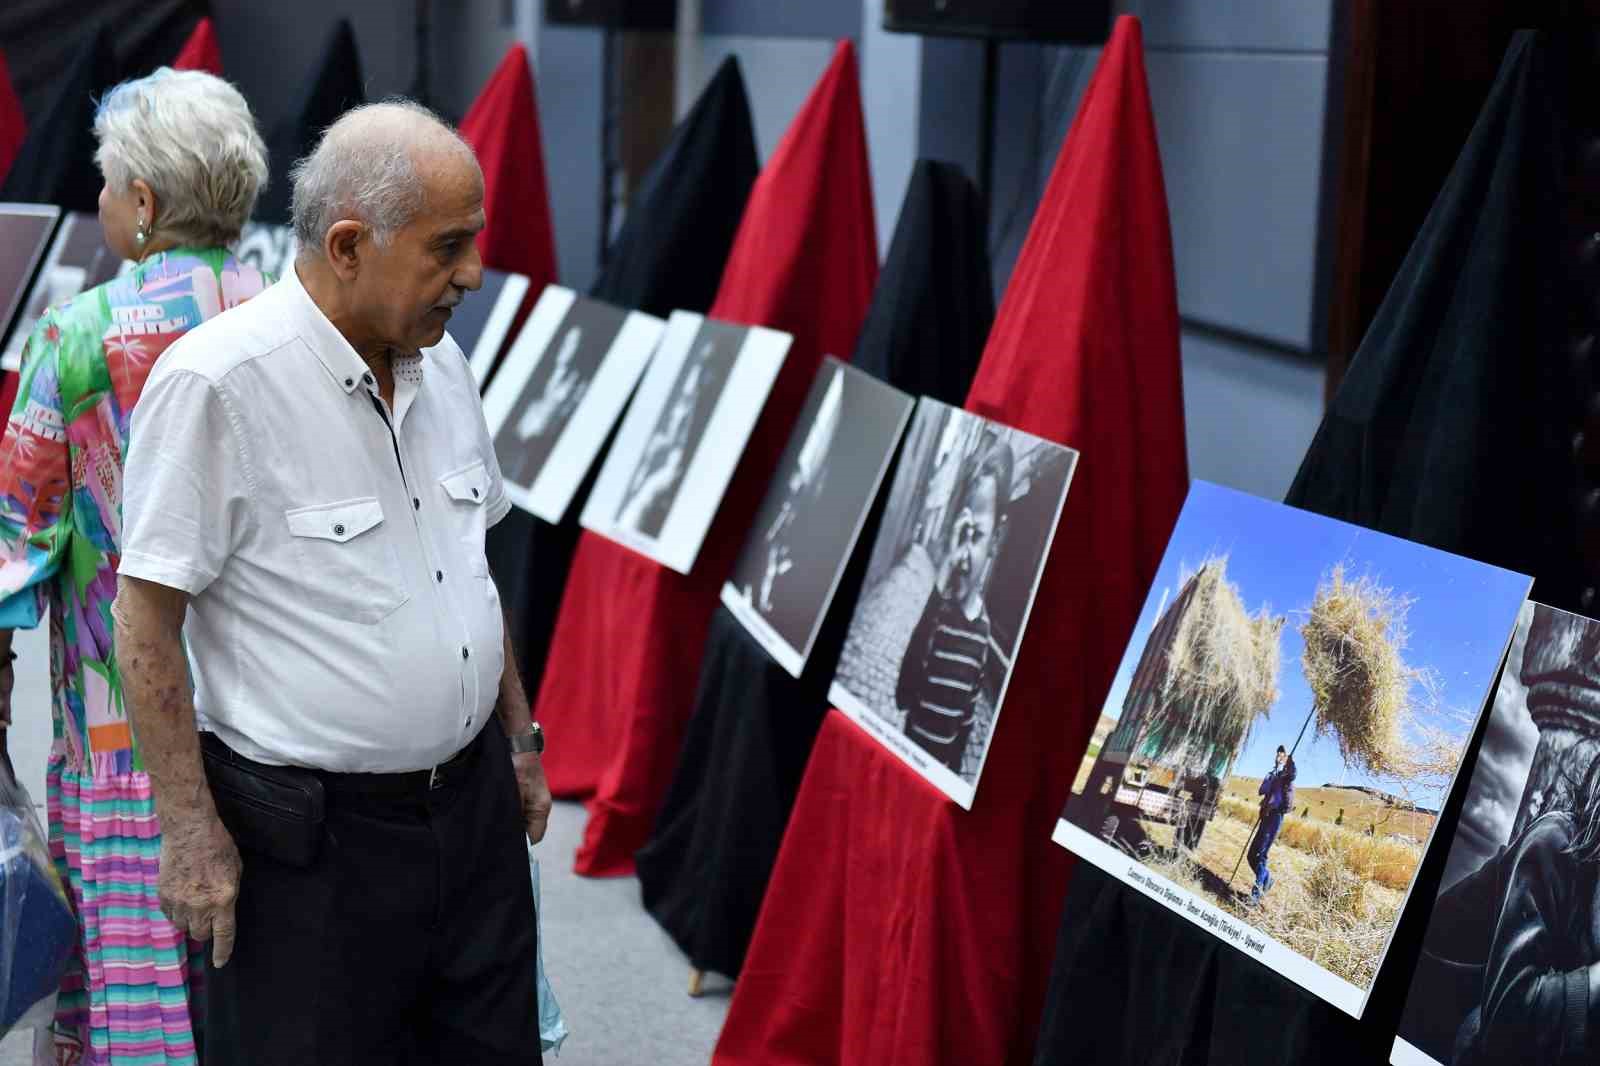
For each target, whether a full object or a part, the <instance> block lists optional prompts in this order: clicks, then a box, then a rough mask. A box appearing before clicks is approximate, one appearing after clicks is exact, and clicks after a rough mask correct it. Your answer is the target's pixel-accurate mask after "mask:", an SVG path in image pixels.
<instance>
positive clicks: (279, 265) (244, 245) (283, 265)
mask: <svg viewBox="0 0 1600 1066" xmlns="http://www.w3.org/2000/svg"><path fill="white" fill-rule="evenodd" d="M298 250H299V245H297V244H296V243H295V239H294V229H293V227H291V226H280V225H278V224H276V223H273V222H246V223H245V224H244V229H243V230H241V231H240V232H239V240H238V241H237V242H236V243H235V244H234V246H233V254H234V257H235V258H237V259H238V260H239V261H240V262H241V263H249V264H250V265H251V266H253V267H255V268H256V269H257V270H259V271H261V272H262V273H263V274H265V275H266V276H267V277H269V278H271V279H272V280H274V281H276V280H277V279H279V278H281V277H283V275H284V272H285V271H287V270H288V269H289V267H290V266H291V265H293V263H294V257H295V253H296V252H297V251H298Z"/></svg>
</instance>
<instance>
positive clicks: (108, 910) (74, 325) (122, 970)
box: [0, 249, 266, 1066]
mask: <svg viewBox="0 0 1600 1066" xmlns="http://www.w3.org/2000/svg"><path fill="white" fill-rule="evenodd" d="M265 284H266V279H265V278H263V277H262V275H261V273H260V272H259V271H257V270H256V269H255V268H254V267H251V266H248V265H246V264H243V263H240V262H239V261H238V260H236V259H235V258H234V257H233V256H232V255H230V254H229V253H228V252H226V251H221V250H212V251H196V250H188V249H180V250H174V251H169V252H165V253H160V254H157V255H154V256H151V257H150V258H149V259H147V260H145V261H144V262H143V263H141V264H139V265H138V266H137V267H135V268H134V269H133V270H132V271H130V272H129V273H127V274H124V275H122V276H121V277H118V278H116V279H114V280H112V281H110V282H107V283H106V284H104V285H101V286H99V287H98V288H94V289H90V290H89V291H87V292H85V293H82V294H80V295H78V296H77V297H75V298H73V299H72V300H71V301H70V302H68V303H66V304H63V305H62V306H60V307H57V308H54V309H52V310H51V311H49V312H48V313H46V314H45V316H44V318H43V319H41V320H40V321H39V324H38V325H37V326H36V327H35V329H34V332H33V334H32V336H31V337H30V338H29V340H28V346H27V348H26V349H25V350H24V353H23V370H22V381H21V384H20V386H19V388H18V392H17V401H16V404H15V406H14V407H13V409H12V412H11V421H10V423H9V425H7V427H6V433H5V440H4V443H3V444H0V627H4V628H8V629H23V628H32V627H33V626H36V625H38V623H39V622H40V621H41V619H43V618H44V616H45V608H46V607H47V606H48V608H49V619H50V682H51V692H52V700H51V704H52V711H53V717H54V721H55V730H54V737H55V740H54V744H53V745H52V747H51V753H50V764H49V769H48V776H47V779H46V802H47V805H48V810H49V820H50V847H51V853H52V855H53V856H54V858H55V861H56V866H57V868H58V870H59V871H60V873H61V875H62V878H63V880H65V881H67V882H69V883H70V885H71V887H72V894H73V899H74V903H75V904H76V907H77V910H78V917H79V920H80V923H81V926H82V949H83V950H82V956H81V958H80V959H79V965H78V966H77V967H76V968H75V972H74V973H72V974H71V975H69V976H68V978H67V980H66V982H65V983H64V984H63V986H62V993H61V998H60V1002H59V1006H58V1009H57V1013H56V1027H57V1044H58V1055H59V1057H60V1061H62V1062H64V1063H77V1062H82V1063H84V1064H86V1066H100V1064H108V1063H116V1064H118V1066H142V1064H146V1063H149V1064H156V1063H163V1064H185V1063H194V1062H196V1061H197V1060H196V1057H195V1043H194V1034H193V1030H192V1026H191V1024H190V1009H189V1005H190V995H191V994H192V993H193V992H194V991H195V990H196V988H197V987H198V986H197V984H196V979H197V977H198V976H199V974H200V973H201V972H202V967H201V960H202V956H201V955H200V954H199V949H198V946H197V945H194V944H190V943H186V942H185V941H184V938H183V937H181V936H180V935H179V933H178V931H177V930H176V929H175V928H174V927H173V926H172V924H171V923H170V922H168V921H167V920H166V918H165V917H164V916H163V915H162V913H161V910H160V906H159V903H158V900H157V896H156V866H157V860H158V858H159V855H160V829H159V827H158V825H157V822H156V814H155V806H154V804H153V802H152V800H151V796H150V777H149V775H148V774H146V773H145V771H144V766H143V763H142V761H141V760H140V757H139V746H138V743H137V741H136V739H135V738H134V736H133V734H132V732H131V731H130V730H129V728H128V719H127V713H126V710H125V708H124V706H123V701H122V686H121V681H120V677H119V674H118V671H117V661H116V656H115V654H114V652H113V648H112V639H111V603H112V600H113V599H114V597H115V595H116V586H117V562H118V558H119V554H120V542H121V539H122V460H123V454H124V452H125V451H126V449H127V444H128V422H129V417H130V415H131V414H132V411H133V405H134V402H135V401H136V400H137V399H138V398H139V392H140V390H141V389H142V388H143V387H144V382H145V378H146V377H147V376H148V375H149V373H150V369H151V367H152V366H154V365H155V361H156V358H157V357H158V356H160V355H161V353H162V352H163V351H165V350H166V349H167V347H168V346H169V345H171V344H172V342H173V341H175V340H177V339H178V338H179V337H181V336H182V335H183V334H184V333H185V332H187V331H188V330H189V329H191V328H192V327H194V326H196V325H198V324H199V323H201V322H203V321H205V320H206V319H208V318H211V317H212V316H214V315H216V314H218V313H220V312H222V311H224V310H226V309H228V308H229V307H233V306H234V305H236V304H239V303H242V302H244V301H245V300H247V299H249V298H250V297H252V296H254V295H256V294H257V293H258V292H260V291H261V290H262V288H263V287H264V286H265ZM32 710H33V709H32V708H15V709H14V716H15V715H19V714H24V713H29V712H31V711H32Z"/></svg>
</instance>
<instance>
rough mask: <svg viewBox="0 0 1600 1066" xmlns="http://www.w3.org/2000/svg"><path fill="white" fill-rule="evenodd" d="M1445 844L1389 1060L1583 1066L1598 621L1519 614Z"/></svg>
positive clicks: (1596, 938)
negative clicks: (1572, 1064) (1571, 1065)
mask: <svg viewBox="0 0 1600 1066" xmlns="http://www.w3.org/2000/svg"><path fill="white" fill-rule="evenodd" d="M1447 843H1448V846H1449V849H1450V850H1449V852H1448V853H1447V857H1446V859H1445V868H1444V874H1443V876H1442V877H1441V879H1440V882H1439V894H1438V896H1437V898H1436V899H1435V900H1434V903H1433V911H1432V913H1431V915H1430V917H1429V922H1428V930H1427V933H1426V934H1425V936H1424V940H1423V944H1422V956H1421V958H1420V959H1419V960H1418V962H1417V969H1416V972H1415V975H1414V976H1413V977H1412V980H1411V983H1410V989H1409V991H1408V993H1407V999H1406V1006H1405V1012H1404V1013H1403V1014H1402V1015H1401V1017H1400V1032H1399V1035H1398V1037H1397V1038H1396V1040H1395V1045H1394V1052H1393V1055H1392V1058H1391V1060H1390V1061H1392V1062H1393V1063H1395V1064H1396V1066H1512V1064H1514V1063H1515V1064H1518V1066H1520V1064H1522V1063H1532V1062H1541V1063H1542V1062H1568V1061H1576V1060H1577V1059H1582V1060H1583V1061H1589V1060H1591V1059H1592V1057H1593V1053H1592V1050H1590V1049H1592V1048H1593V1046H1594V1030H1593V1028H1592V1024H1593V1023H1592V1021H1591V1020H1589V1019H1586V1018H1584V1017H1583V1015H1584V1014H1585V1013H1588V1014H1591V1015H1592V1013H1593V1010H1594V1006H1595V1003H1596V1002H1597V1001H1596V999H1595V993H1594V989H1595V988H1596V984H1595V978H1594V977H1593V976H1592V975H1594V974H1596V973H1600V622H1595V621H1593V620H1592V619H1589V618H1583V617H1580V616H1578V615H1575V614H1568V613H1567V612H1565V611H1558V610H1556V609H1555V608H1553V607H1546V606H1544V605H1543V604H1538V603H1529V604H1526V605H1525V606H1524V607H1523V610H1522V616H1521V618H1520V619H1519V621H1518V624H1517V633H1516V636H1515V637H1514V638H1513V639H1512V642H1511V651H1510V653H1509V654H1508V655H1507V656H1506V663H1505V667H1504V669H1503V670H1502V671H1501V673H1500V684H1499V686H1498V688H1497V689H1496V690H1495V697H1494V706H1493V709H1492V710H1491V711H1490V712H1489V721H1488V723H1487V724H1486V726H1485V728H1484V732H1483V741H1482V744H1481V745H1480V746H1479V749H1478V756H1477V760H1476V762H1475V764H1474V765H1473V767H1472V772H1471V778H1470V782H1469V784H1468V785H1467V794H1466V797H1465V799H1464V801H1463V804H1462V808H1461V817H1460V820H1459V821H1458V822H1457V825H1456V832H1455V837H1454V839H1452V840H1450V841H1448V842H1447ZM1575 1006H1576V1010H1575V1009H1574V1007H1575Z"/></svg>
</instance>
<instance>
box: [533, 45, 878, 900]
mask: <svg viewBox="0 0 1600 1066" xmlns="http://www.w3.org/2000/svg"><path fill="white" fill-rule="evenodd" d="M874 233H875V230H874V224H873V211H872V184H871V181H870V178H869V175H868V171H867V151H866V131H865V128H864V126H863V123H862V118H861V86H860V82H859V79H858V75H857V72H856V59H855V50H854V47H853V46H852V45H851V44H850V43H849V42H844V43H841V44H840V45H839V47H838V49H837V51H836V52H835V53H834V58H833V62H832V63H831V64H830V66H829V67H828V69H827V71H826V72H825V73H824V74H823V76H822V80H821V81H820V82H819V83H818V84H817V86H816V88H815V89H813V90H812V93H811V96H810V98H809V99H808V100H807V101H806V104H805V106H804V107H803V108H802V109H801V110H800V113H799V115H798V116H797V117H796V118H795V120H794V123H793V124H792V125H791V126H790V128H789V131H788V133H786V134H785V136H784V139H783V142H782V143H781V144H780V145H779V146H778V149H777V151H776V152H775V153H774V154H773V157H772V160H771V161H770V162H769V163H768V164H767V166H766V168H765V169H764V170H763V171H762V173H761V176H760V178H759V179H757V181H756V185H755V188H754V189H753V190H752V191H751V194H750V201H749V204H748V206H747V207H746V209H745V214H744V219H743V221H742V222H741V223H740V227H739V234H738V236H737V237H736V238H735V239H734V245H733V250H732V251H731V252H730V253H729V257H728V266H727V268H726V270H725V271H724V273H723V279H722V285H721V288H720V289H719V291H718V295H717V299H716V302H715V304H714V305H713V307H712V308H711V312H710V313H711V315H712V316H713V317H715V318H720V319H724V320H727V321H732V322H743V323H748V324H755V325H763V326H770V327H772V328H774V329H780V330H784V331H786V332H788V333H792V334H793V335H794V338H795V339H794V345H793V347H791V348H790V350H789V355H788V357H787V359H786V360H785V361H784V366H783V370H782V371H781V372H780V373H779V375H778V380H777V383H776V384H775V385H774V386H773V389H772V393H771V395H770V397H769V398H768V400H767V404H766V407H765V408H764V409H763V411H762V414H761V418H760V421H759V422H758V423H757V424H756V428H755V432H754V433H753V434H752V436H751V438H750V442H749V444H748V445H747V446H746V448H745V452H744V457H743V459H741V460H740V463H739V468H738V470H737V471H736V473H735V474H734V479H733V482H732V483H731V484H730V485H729V487H728V492H727V495H726V496H725V497H724V498H723V501H722V506H721V508H720V510H719V511H718V513H717V517H716V520H715V521H714V522H713V523H712V526H711V531H710V532H709V533H708V535H707V538H706V542H705V545H704V546H703V547H702V548H701V551H700V556H699V558H698V559H697V560H696V562H695V566H694V570H693V572H692V573H690V574H689V575H688V576H683V575H679V574H676V573H673V572H672V571H669V570H667V569H665V568H664V567H660V566H657V565H656V564H655V563H653V562H650V561H649V560H647V559H645V558H644V557H643V556H640V555H636V554H634V553H633V552H630V551H628V550H627V549H625V548H622V547H620V546H619V545H616V544H614V543H612V542H611V541H608V540H605V539H604V538H601V537H598V536H596V535H594V534H591V533H585V534H584V535H583V539H582V540H581V541H580V543H579V545H578V551H577V555H576V557H575V559H574V562H573V567H572V571H571V575H570V577H569V578H568V580H567V589H566V596H565V598H564V599H563V601H562V605H561V617H560V618H559V620H558V621H557V623H556V632H555V639H554V641H553V643H552V646H551V652H550V659H549V663H548V665H547V666H546V668H545V677H544V683H543V686H542V687H541V689H540V692H539V699H538V704H537V707H536V708H535V713H536V715H537V717H538V718H539V721H540V722H541V724H543V725H544V726H545V728H546V729H547V730H548V732H549V735H550V751H549V752H548V753H547V755H546V770H547V773H548V775H549V779H550V786H551V789H552V790H553V791H554V792H556V793H557V794H558V795H588V794H592V795H593V799H592V801H591V803H590V815H591V817H590V821H589V825H588V827H587V830H586V832H585V837H584V842H583V845H582V847H581V848H580V849H579V851H578V857H577V864H576V868H577V870H578V872H579V873H582V874H587V875H590V876H608V875H620V874H627V873H631V872H632V871H633V853H634V852H635V851H637V850H638V849H639V848H640V847H642V846H643V845H644V843H645V841H646V840H647V839H648V837H649V833H650V829H651V827H652V825H653V824H654V821H655V816H656V812H657V810H658V809H659V807H660V804H661V800H662V797H663V796H664V795H665V793H666V790H667V787H668V785H669V784H670V783H671V778H672V770H673V767H674V766H675V765H676V762H677V754H678V745H679V743H680V741H681V739H682V736H683V730H684V728H685V726H686V724H687V722H688V720H689V716H690V714H691V713H692V711H693V709H694V679H695V674H696V671H697V670H698V669H699V665H700V658H701V653H702V650H703V648H704V644H705V637H706V629H707V626H708V625H709V624H710V620H711V613H712V611H713V610H714V609H715V607H716V605H717V596H718V592H719V590H720V588H721V585H722V581H723V579H724V578H725V577H726V576H727V574H728V571H729V569H730V568H731V566H732V563H733V558H734V556H735V555H736V554H737V552H738V550H739V548H740V546H741V545H742V543H743V541H744V537H745V534H746V532H747V531H748V530H749V527H750V523H751V521H752V520H753V517H754V514H755V511H756V508H757V507H759V506H760V503H761V497H762V495H763V493H764V492H765V490H766V486H767V482H768V481H769V480H770V478H771V476H772V471H773V469H774V467H776V465H777V462H778V458H779V455H780V454H781V452H782V450H783V446H784V444H785V442H786V441H787V440H788V437H789V431H790V429H791V428H792V426H793V422H794V419H795V417H796V416H797V415H798V414H799V410H800V405H801V404H802V402H803V401H804V399H805V393H806V390H807V388H809V387H810V384H811V379H812V377H813V376H814V374H815V373H816V369H817V367H818V365H819V364H820V363H821V360H822V357H823V356H824V355H826V354H834V355H841V356H848V355H849V353H850V351H851V350H852V348H853V347H854V344H855V338H856V334H857V332H858V331H859V330H860V328H861V323H862V321H863V320H864V319H865V317H866V312H867V304H868V302H869V300H870V299H871V296H872V287H873V284H874V282H875V281H876V279H877V272H878V258H877V249H876V238H875V236H874Z"/></svg>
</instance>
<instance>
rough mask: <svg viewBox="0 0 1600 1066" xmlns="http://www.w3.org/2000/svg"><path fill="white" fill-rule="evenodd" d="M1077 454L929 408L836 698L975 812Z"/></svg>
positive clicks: (881, 533)
mask: <svg viewBox="0 0 1600 1066" xmlns="http://www.w3.org/2000/svg"><path fill="white" fill-rule="evenodd" d="M1077 463H1078V453H1077V452H1075V451H1073V450H1072V449H1071V448H1065V447H1062V446H1061V445H1059V444H1055V443H1052V442H1051V441H1047V440H1043V439H1041V438H1039V437H1035V436H1033V435H1032V434H1031V433H1024V432H1022V431H1021V430H1019V429H1012V428H1010V427H1009V426H1003V425H1001V424H999V423H998V422H992V421H990V420H989V419H987V418H983V417H980V416H978V415H975V414H971V413H970V412H967V411H963V410H960V409H959V408H955V407H950V406H948V405H946V404H942V403H939V402H938V401H936V400H931V399H928V398H927V397H923V398H922V399H921V400H919V401H917V408H916V412H915V413H914V414H913V415H912V418H911V427H910V428H909V429H908V430H907V431H906V439H905V444H904V446H903V447H902V448H901V452H900V461H899V465H898V466H897V467H896V470H895V476H894V481H893V484H892V485H891V486H890V489H889V497H888V499H887V500H886V501H885V504H884V514H883V520H882V523H881V524H880V525H879V527H878V536H877V539H876V540H875V541H874V542H873V547H872V555H871V556H870V558H869V559H868V562H867V573H866V578H865V580H864V582H863V584H862V592H861V598H860V599H859V600H858V601H857V602H856V607H855V613H854V614H853V615H852V616H851V619H850V628H849V631H848V633H847V634H846V636H845V643H844V650H843V651H842V652H841V653H840V656H839V666H838V669H837V670H836V672H835V674H834V679H833V685H832V688H831V689H830V691H829V698H830V699H831V700H832V701H833V704H834V706H836V707H838V708H839V709H840V710H841V711H843V712H844V713H845V714H847V715H849V717H850V718H851V720H852V721H854V722H855V723H856V724H857V725H859V726H861V727H862V728H863V729H865V730H866V731H867V732H869V733H871V734H872V735H873V736H874V737H875V738H876V739H877V740H878V741H879V742H880V743H881V744H883V745H884V746H885V747H887V748H888V749H889V750H890V751H891V752H893V753H894V754H895V755H896V756H897V757H899V758H900V759H901V761H903V762H904V763H905V764H906V765H907V766H909V767H911V768H912V769H913V770H916V771H917V772H918V773H919V774H921V775H922V776H923V777H924V778H925V779H927V780H928V781H929V782H930V783H931V784H933V785H934V786H935V787H936V788H938V789H939V790H940V791H942V792H944V794H945V795H947V796H949V797H950V798H951V799H953V800H955V801H956V803H958V804H960V805H961V806H962V807H963V808H967V809H970V808H971V807H972V797H973V795H974V794H975V792H976V791H977V787H978V778H979V775H980V774H981V773H982V771H983V763H984V760H985V758H986V757H987V756H988V753H989V741H990V739H991V738H992V737H993V734H994V726H995V722H996V720H997V719H998V717H999V714H1000V707H1001V704H1002V702H1003V701H1004V699H1005V692H1006V685H1007V683H1008V682H1009V681H1010V679H1011V665H1012V662H1013V661H1014V660H1015V658H1016V654H1017V648H1018V647H1019V646H1020V645H1021V642H1022V633H1023V629H1024V628H1025V627H1026V625H1027V622H1028V612H1029V610H1030V609H1031V607H1032V606H1033V598H1034V593H1035V591H1036V590H1037V589H1038V587H1039V577H1040V575H1041V574H1043V573H1044V564H1045V560H1046V559H1047V558H1049V554H1050V543H1051V540H1052V539H1053V538H1054V536H1055V530H1056V523H1057V522H1058V521H1059V520H1060V517H1061V507H1062V504H1064V503H1065V502H1066V498H1067V488H1068V485H1069V484H1070V483H1071V481H1072V473H1073V471H1074V469H1076V467H1077Z"/></svg>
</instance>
